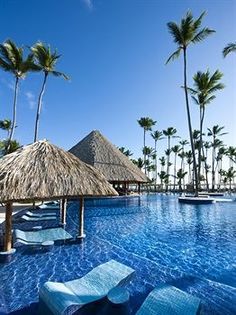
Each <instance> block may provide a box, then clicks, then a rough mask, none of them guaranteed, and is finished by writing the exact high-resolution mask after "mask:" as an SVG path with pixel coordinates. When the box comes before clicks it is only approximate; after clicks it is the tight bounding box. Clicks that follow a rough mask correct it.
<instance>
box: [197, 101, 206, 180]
mask: <svg viewBox="0 0 236 315" xmlns="http://www.w3.org/2000/svg"><path fill="white" fill-rule="evenodd" d="M204 115H205V107H204V105H203V108H202V109H201V105H200V140H199V141H200V143H199V149H198V184H199V186H200V183H201V181H200V178H201V164H202V156H201V151H202V149H203V141H202V130H203V121H204Z"/></svg>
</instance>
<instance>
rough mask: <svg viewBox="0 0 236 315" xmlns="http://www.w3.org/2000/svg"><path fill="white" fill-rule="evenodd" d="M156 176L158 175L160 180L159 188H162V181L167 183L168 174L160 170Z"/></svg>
mask: <svg viewBox="0 0 236 315" xmlns="http://www.w3.org/2000/svg"><path fill="white" fill-rule="evenodd" d="M158 176H159V178H160V181H161V190H163V182H164V183H167V182H168V179H169V176H168V175H167V174H166V172H165V171H161V172H160V173H158Z"/></svg>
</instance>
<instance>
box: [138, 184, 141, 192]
mask: <svg viewBox="0 0 236 315" xmlns="http://www.w3.org/2000/svg"><path fill="white" fill-rule="evenodd" d="M140 193H141V186H140V183H138V194H139V195H140Z"/></svg>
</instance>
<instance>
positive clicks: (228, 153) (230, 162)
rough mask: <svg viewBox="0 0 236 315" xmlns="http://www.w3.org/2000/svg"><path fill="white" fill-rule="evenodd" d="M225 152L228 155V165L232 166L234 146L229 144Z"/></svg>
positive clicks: (235, 154) (235, 158) (234, 161)
mask: <svg viewBox="0 0 236 315" xmlns="http://www.w3.org/2000/svg"><path fill="white" fill-rule="evenodd" d="M226 154H227V156H228V157H229V167H233V163H236V148H235V147H233V146H229V147H228V149H227V151H226Z"/></svg>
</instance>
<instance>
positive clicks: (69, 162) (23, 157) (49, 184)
mask: <svg viewBox="0 0 236 315" xmlns="http://www.w3.org/2000/svg"><path fill="white" fill-rule="evenodd" d="M110 195H117V192H116V191H115V190H114V189H113V188H112V186H111V185H110V184H109V183H108V182H107V180H106V178H105V177H104V176H103V175H102V174H101V173H100V172H99V171H98V170H96V169H94V168H93V167H92V166H90V165H88V164H86V163H84V162H82V161H80V160H79V159H78V158H77V157H75V156H74V155H73V154H71V153H69V152H66V151H64V150H62V149H60V148H58V147H57V146H55V145H53V144H50V143H49V142H48V141H46V140H44V141H37V142H35V143H33V144H30V145H27V146H24V147H22V148H20V149H19V150H17V151H16V152H14V153H11V154H8V155H6V156H5V157H3V158H2V159H1V160H0V202H2V203H6V221H5V225H6V240H5V250H6V251H8V250H9V249H10V248H11V212H12V202H15V201H17V202H22V201H36V200H53V199H61V200H62V199H67V198H78V197H82V198H83V197H84V196H110ZM82 198H81V203H80V204H81V206H80V210H81V211H80V212H81V213H82V214H83V200H82ZM81 224H82V227H83V222H82V223H81ZM80 231H81V225H80ZM81 233H82V231H81Z"/></svg>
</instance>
